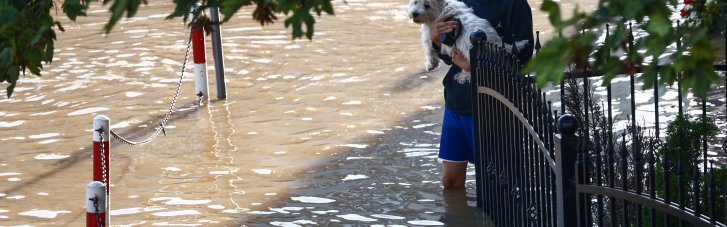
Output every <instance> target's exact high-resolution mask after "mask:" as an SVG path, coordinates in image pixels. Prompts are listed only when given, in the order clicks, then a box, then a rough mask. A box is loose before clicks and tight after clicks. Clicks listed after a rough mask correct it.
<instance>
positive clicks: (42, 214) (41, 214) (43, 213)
mask: <svg viewBox="0 0 727 227" xmlns="http://www.w3.org/2000/svg"><path fill="white" fill-rule="evenodd" d="M70 213H71V212H70V211H67V210H58V211H52V210H37V209H33V210H29V211H25V212H21V213H19V215H23V216H31V217H37V218H47V219H51V218H56V216H58V214H70Z"/></svg>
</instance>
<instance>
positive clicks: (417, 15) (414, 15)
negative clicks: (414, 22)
mask: <svg viewBox="0 0 727 227" xmlns="http://www.w3.org/2000/svg"><path fill="white" fill-rule="evenodd" d="M411 17H413V18H417V17H419V13H417V12H413V13H411Z"/></svg>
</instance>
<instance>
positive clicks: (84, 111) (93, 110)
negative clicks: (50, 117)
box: [66, 107, 109, 116]
mask: <svg viewBox="0 0 727 227" xmlns="http://www.w3.org/2000/svg"><path fill="white" fill-rule="evenodd" d="M106 110H109V108H106V107H91V108H86V109H80V110H76V111H73V112H70V113H68V114H66V115H68V116H76V115H84V114H91V113H96V112H101V111H106Z"/></svg>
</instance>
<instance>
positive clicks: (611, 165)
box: [608, 100, 617, 227]
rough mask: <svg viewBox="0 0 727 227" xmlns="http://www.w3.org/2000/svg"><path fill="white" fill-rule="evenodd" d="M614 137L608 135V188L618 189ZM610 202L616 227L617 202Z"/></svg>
mask: <svg viewBox="0 0 727 227" xmlns="http://www.w3.org/2000/svg"><path fill="white" fill-rule="evenodd" d="M609 102H610V100H609ZM609 106H610V105H609ZM609 108H610V107H609ZM608 127H609V130H612V126H610V125H609V126H608ZM612 136H613V134H612V133H609V134H608V137H609V141H608V143H609V145H608V187H610V188H612V189H613V188H615V187H616V184H615V182H616V179H615V178H616V177H615V175H616V173H615V171H616V166H615V165H616V163H615V160H614V158H613V155H614V154H613V153H614V152H615V151H614V147H613V145H614V144H613V140H611V137H612ZM608 202H609V208H608V213H609V215H610V218H611V220H610V221H611V226H612V227H614V226H616V222H617V220H616V200H615V199H614V198H613V197H609V199H608Z"/></svg>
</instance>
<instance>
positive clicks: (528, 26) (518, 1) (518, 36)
mask: <svg viewBox="0 0 727 227" xmlns="http://www.w3.org/2000/svg"><path fill="white" fill-rule="evenodd" d="M509 19H510V28H511V29H512V30H511V32H512V34H511V35H514V36H515V40H511V42H513V43H514V42H516V41H521V40H528V45H526V46H525V48H523V49H522V50H520V51H519V52H518V59H520V62H521V63H522V65H525V64H527V62H528V61H530V58H532V57H533V47H534V46H535V42H534V41H533V15H532V12H531V9H530V5H528V1H527V0H515V2H514V4H513V8H512V12H511V13H510V18H509Z"/></svg>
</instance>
